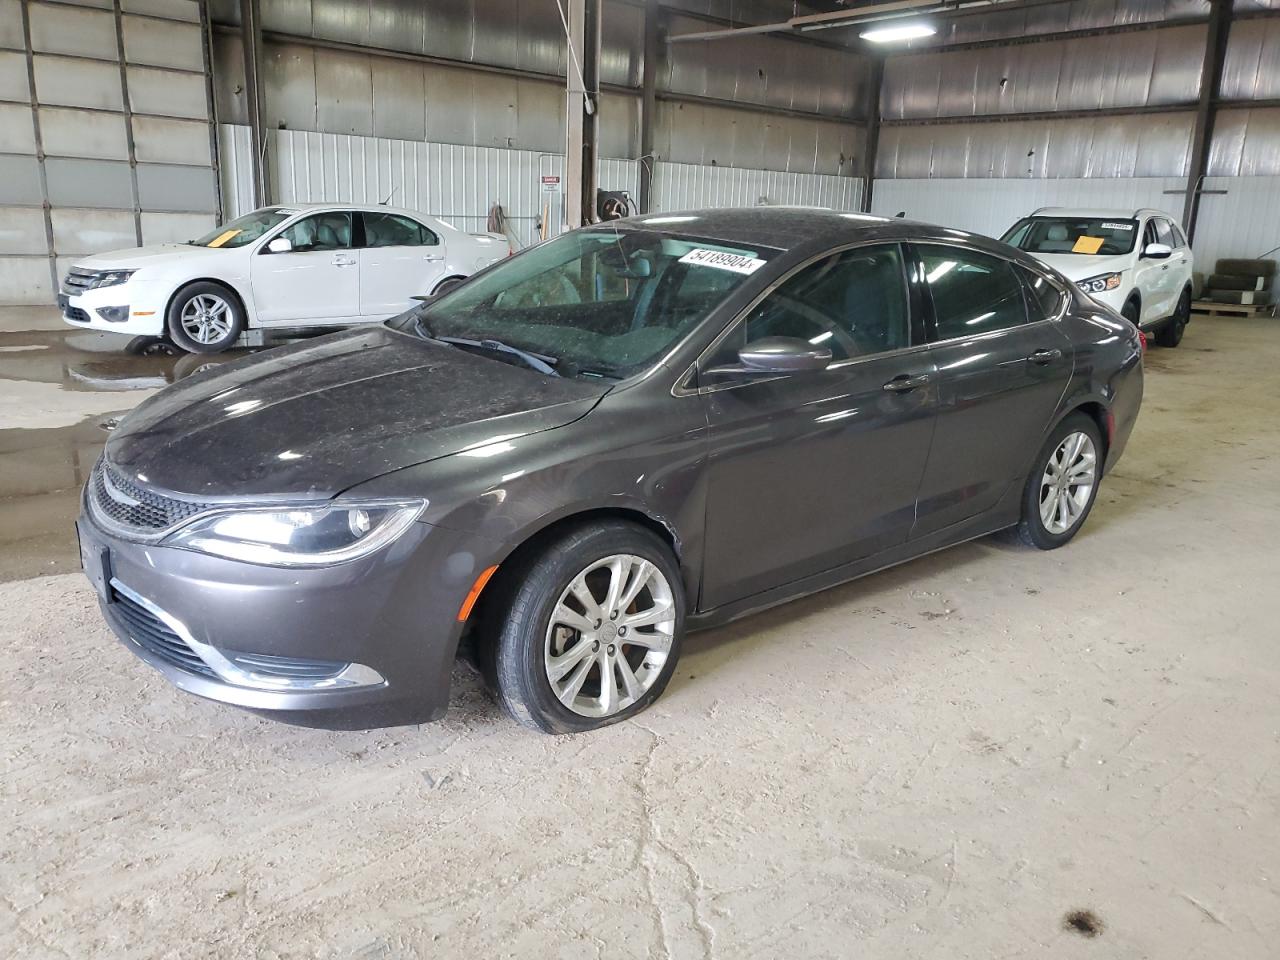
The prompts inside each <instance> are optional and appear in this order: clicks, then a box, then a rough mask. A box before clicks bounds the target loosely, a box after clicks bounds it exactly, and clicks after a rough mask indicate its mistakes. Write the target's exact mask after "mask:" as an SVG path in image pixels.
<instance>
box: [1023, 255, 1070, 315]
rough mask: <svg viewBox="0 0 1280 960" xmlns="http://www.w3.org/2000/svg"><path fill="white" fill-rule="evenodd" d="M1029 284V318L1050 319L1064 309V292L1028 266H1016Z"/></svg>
mask: <svg viewBox="0 0 1280 960" xmlns="http://www.w3.org/2000/svg"><path fill="white" fill-rule="evenodd" d="M1015 269H1016V270H1017V272H1018V274H1019V276H1021V277H1022V281H1023V283H1025V284H1026V286H1027V294H1028V300H1027V311H1028V315H1029V319H1030V320H1031V321H1032V322H1033V323H1034V322H1035V321H1037V320H1049V319H1052V318H1053V317H1056V316H1057V315H1058V312H1059V311H1060V310H1061V309H1062V301H1063V293H1062V291H1061V290H1059V289H1058V288H1057V287H1056V286H1054V285H1053V284H1052V283H1050V282H1049V281H1048V280H1046V279H1045V278H1044V277H1042V276H1040V274H1038V273H1036V272H1034V271H1032V270H1028V269H1027V268H1026V267H1016V268H1015Z"/></svg>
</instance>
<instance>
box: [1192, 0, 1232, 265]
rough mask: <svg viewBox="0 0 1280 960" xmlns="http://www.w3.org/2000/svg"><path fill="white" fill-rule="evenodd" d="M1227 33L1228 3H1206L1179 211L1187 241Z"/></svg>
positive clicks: (1204, 163)
mask: <svg viewBox="0 0 1280 960" xmlns="http://www.w3.org/2000/svg"><path fill="white" fill-rule="evenodd" d="M1230 32H1231V0H1210V7H1209V26H1208V29H1207V30H1206V32H1205V51H1204V65H1203V67H1202V68H1201V71H1200V99H1199V101H1198V102H1197V104H1196V125H1195V128H1194V132H1193V133H1192V135H1191V163H1190V166H1189V168H1188V170H1187V199H1186V203H1185V205H1184V206H1183V208H1182V225H1183V228H1184V229H1185V230H1186V231H1187V240H1188V242H1190V241H1194V240H1195V235H1196V217H1197V216H1198V215H1199V213H1200V189H1201V184H1202V183H1203V182H1204V177H1205V173H1206V171H1207V170H1208V167H1209V147H1210V145H1211V144H1212V142H1213V123H1214V120H1215V119H1216V118H1217V113H1218V110H1217V100H1218V92H1219V90H1220V89H1221V87H1222V64H1223V62H1224V61H1225V60H1226V58H1227V37H1228V34H1229V33H1230Z"/></svg>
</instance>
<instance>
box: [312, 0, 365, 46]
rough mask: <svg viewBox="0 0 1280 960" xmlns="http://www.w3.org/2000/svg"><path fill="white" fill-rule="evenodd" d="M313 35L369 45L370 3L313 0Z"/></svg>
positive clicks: (344, 0) (347, 0)
mask: <svg viewBox="0 0 1280 960" xmlns="http://www.w3.org/2000/svg"><path fill="white" fill-rule="evenodd" d="M311 35H312V36H315V37H320V38H322V39H325V40H338V41H341V42H343V43H358V44H361V45H362V46H368V45H369V3H368V0H365V2H362V3H352V2H351V0H311Z"/></svg>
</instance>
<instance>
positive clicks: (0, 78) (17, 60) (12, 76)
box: [0, 14, 31, 100]
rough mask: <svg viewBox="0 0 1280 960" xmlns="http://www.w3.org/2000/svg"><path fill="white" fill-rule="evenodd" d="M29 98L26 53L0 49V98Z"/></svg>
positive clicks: (29, 85)
mask: <svg viewBox="0 0 1280 960" xmlns="http://www.w3.org/2000/svg"><path fill="white" fill-rule="evenodd" d="M2 15H3V14H0V16H2ZM30 99H31V84H30V83H29V82H28V80H27V57H26V54H24V53H18V52H10V51H0V100H30Z"/></svg>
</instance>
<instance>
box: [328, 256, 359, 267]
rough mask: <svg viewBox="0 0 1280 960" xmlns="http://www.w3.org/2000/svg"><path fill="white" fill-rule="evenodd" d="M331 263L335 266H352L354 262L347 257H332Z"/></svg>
mask: <svg viewBox="0 0 1280 960" xmlns="http://www.w3.org/2000/svg"><path fill="white" fill-rule="evenodd" d="M333 265H334V266H335V267H354V266H355V265H356V262H355V261H354V260H352V259H350V258H348V257H334V258H333Z"/></svg>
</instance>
